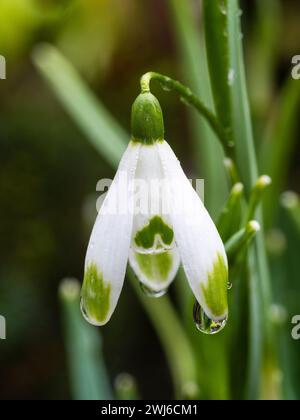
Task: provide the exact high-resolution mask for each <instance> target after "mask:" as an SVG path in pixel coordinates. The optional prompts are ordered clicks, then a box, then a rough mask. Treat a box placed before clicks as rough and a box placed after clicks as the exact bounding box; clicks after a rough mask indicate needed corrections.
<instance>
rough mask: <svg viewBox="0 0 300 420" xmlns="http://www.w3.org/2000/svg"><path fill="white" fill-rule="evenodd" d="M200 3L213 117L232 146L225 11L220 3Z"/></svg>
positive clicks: (219, 0) (208, 0)
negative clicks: (214, 111)
mask: <svg viewBox="0 0 300 420" xmlns="http://www.w3.org/2000/svg"><path fill="white" fill-rule="evenodd" d="M202 4H203V12H204V28H205V37H206V45H207V48H206V53H207V59H208V67H209V74H210V81H211V86H212V92H213V98H214V104H215V109H216V114H217V116H218V119H219V121H220V122H221V124H222V126H223V127H224V129H225V130H226V133H227V137H228V139H230V142H231V143H232V141H233V139H232V138H231V137H232V136H231V102H230V84H231V83H233V82H234V74H233V73H232V72H231V71H230V68H229V45H228V19H227V15H226V9H225V5H224V0H213V1H212V0H202ZM209 46H213V47H212V48H211V47H209Z"/></svg>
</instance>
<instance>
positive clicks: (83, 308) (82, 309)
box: [80, 297, 99, 327]
mask: <svg viewBox="0 0 300 420" xmlns="http://www.w3.org/2000/svg"><path fill="white" fill-rule="evenodd" d="M80 310H81V313H82V315H83V318H84V319H85V320H86V321H87V322H88V323H89V324H91V325H94V326H96V327H98V326H99V324H98V323H97V322H96V321H95V320H93V319H91V318H90V317H89V315H88V314H87V311H86V309H85V306H84V301H83V298H82V297H81V298H80Z"/></svg>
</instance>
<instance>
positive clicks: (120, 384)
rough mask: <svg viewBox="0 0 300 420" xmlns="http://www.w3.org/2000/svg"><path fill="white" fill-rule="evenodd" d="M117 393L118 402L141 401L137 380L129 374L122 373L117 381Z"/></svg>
mask: <svg viewBox="0 0 300 420" xmlns="http://www.w3.org/2000/svg"><path fill="white" fill-rule="evenodd" d="M115 393H116V397H117V399H118V400H121V401H130V400H134V401H136V400H139V399H140V397H139V392H138V387H137V383H136V380H135V378H134V377H133V376H132V375H130V374H129V373H120V374H119V375H118V376H117V378H116V380H115Z"/></svg>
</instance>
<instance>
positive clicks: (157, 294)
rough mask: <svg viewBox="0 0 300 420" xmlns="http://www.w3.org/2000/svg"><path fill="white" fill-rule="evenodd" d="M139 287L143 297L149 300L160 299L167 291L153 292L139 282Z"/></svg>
mask: <svg viewBox="0 0 300 420" xmlns="http://www.w3.org/2000/svg"><path fill="white" fill-rule="evenodd" d="M140 287H141V290H142V292H143V293H144V295H145V296H147V297H151V298H160V297H162V296H164V295H165V294H166V293H167V291H168V289H161V290H153V289H151V288H150V287H148V286H146V285H145V284H144V283H141V282H140Z"/></svg>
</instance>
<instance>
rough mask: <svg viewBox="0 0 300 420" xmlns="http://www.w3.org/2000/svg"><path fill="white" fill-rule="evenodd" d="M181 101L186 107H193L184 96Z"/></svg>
mask: <svg viewBox="0 0 300 420" xmlns="http://www.w3.org/2000/svg"><path fill="white" fill-rule="evenodd" d="M180 101H181V102H182V103H183V104H184V105H187V106H191V104H190V103H189V102H188V100H187V99H185V98H184V97H183V96H181V97H180Z"/></svg>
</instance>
